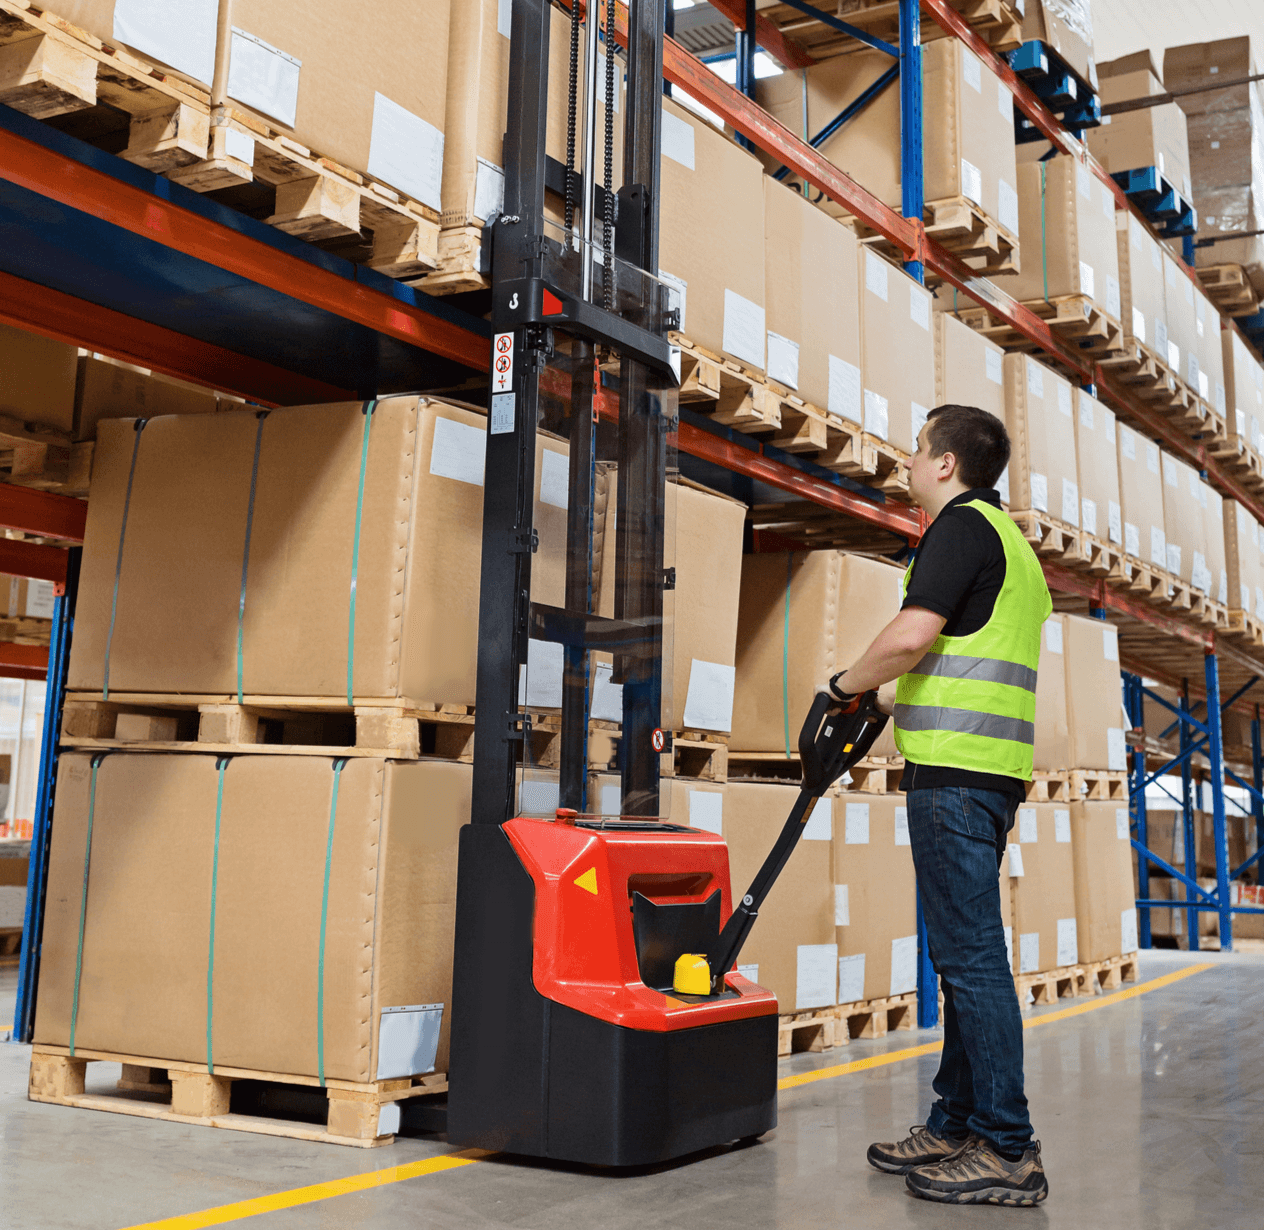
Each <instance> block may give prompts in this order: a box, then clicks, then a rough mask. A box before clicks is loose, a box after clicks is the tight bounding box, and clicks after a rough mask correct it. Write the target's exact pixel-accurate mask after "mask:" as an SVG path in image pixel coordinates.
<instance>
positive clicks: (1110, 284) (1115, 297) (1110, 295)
mask: <svg viewBox="0 0 1264 1230" xmlns="http://www.w3.org/2000/svg"><path fill="white" fill-rule="evenodd" d="M1106 313H1107V315H1109V316H1113V317H1114V318H1115V319H1116V320H1118V319H1119V318H1120V317H1121V316H1122V315H1123V305H1122V304H1121V303H1120V301H1119V283H1118V281H1116V280H1115V279H1114V278H1112V277H1111V276H1110V274H1109V273H1108V274H1107V275H1106Z"/></svg>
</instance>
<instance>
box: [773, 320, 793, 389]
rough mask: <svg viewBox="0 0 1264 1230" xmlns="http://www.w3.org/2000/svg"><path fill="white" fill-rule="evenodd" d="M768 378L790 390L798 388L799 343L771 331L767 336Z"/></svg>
mask: <svg viewBox="0 0 1264 1230" xmlns="http://www.w3.org/2000/svg"><path fill="white" fill-rule="evenodd" d="M768 378H769V379H770V380H779V381H780V382H781V383H782V384H784V385H788V386H789V387H790V388H792V389H797V388H798V387H799V343H798V342H792V341H791V340H790V339H789V338H788V337H782V336H781V334H780V333H773V332H771V331H769V334H768Z"/></svg>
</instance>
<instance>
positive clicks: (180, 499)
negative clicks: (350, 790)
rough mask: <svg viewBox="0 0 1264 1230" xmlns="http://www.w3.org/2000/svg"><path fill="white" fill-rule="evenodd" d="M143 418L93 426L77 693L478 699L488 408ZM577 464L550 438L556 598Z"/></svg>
mask: <svg viewBox="0 0 1264 1230" xmlns="http://www.w3.org/2000/svg"><path fill="white" fill-rule="evenodd" d="M138 425H139V420H131V419H108V420H103V421H102V422H101V423H100V424H99V427H98V439H97V450H96V458H95V463H94V468H93V482H92V490H91V499H90V501H89V512H88V526H87V532H86V537H85V542H84V556H83V569H82V573H81V578H80V588H79V601H78V616H77V622H76V628H75V642H74V649H73V651H72V655H71V665H70V674H69V678H70V685H69V686H70V687H72V688H75V689H82V690H89V691H100V690H102V688H103V687H104V686H105V685H106V683H107V681H108V686H109V688H110V689H112V690H114V691H117V692H125V691H133V692H186V693H192V694H199V693H201V694H212V695H234V694H236V693H237V691H238V687H239V686H240V688H241V690H242V692H243V694H246V693H252V694H255V695H260V694H262V695H269V696H312V697H318V696H324V697H340V698H343V699H344V700H345V698H346V697H347V694H348V691H350V692H351V693H352V695H353V696H354V697H379V698H380V697H407V698H412V699H414V700H418V701H445V702H449V703H459V704H473V702H474V670H475V657H476V650H477V634H478V586H479V558H480V552H481V550H482V528H481V524H482V504H483V491H482V483H483V454H484V451H485V435H484V432H485V419H484V418H483V416H482V415H480V414H477V413H475V412H473V411H470V410H467V409H462V408H460V407H456V406H451V405H447V404H444V403H442V402H437V401H432V400H430V399H427V398H418V397H398V398H389V399H386V400H383V401H381V402H378V403H377V406H376V409H375V410H374V412H373V415H372V419H371V420H370V421H368V422H366V419H365V415H364V412H363V406H362V405H360V404H358V403H356V404H345V403H343V404H332V405H324V406H307V407H301V408H292V409H282V410H274V411H272V412H271V413H270V414H269V415H267V417H265V418H257V417H256V416H255V414H253V413H251V412H249V411H246V412H228V413H221V414H216V415H204V414H202V415H185V416H176V417H170V418H157V419H150V420H149V421H148V423H147V424H146V425H145V427H144V429H143V430H139V431H138ZM256 453H257V470H256ZM133 462H134V466H133ZM566 465H567V462H566V446H565V444H564V443H560V442H558V441H556V440H553V439H545V438H541V439H540V441H539V443H538V445H537V456H536V511H535V523H536V526H537V528H538V529H539V534H540V543H541V549H540V551H539V552H538V553H537V554H536V555H535V557H534V561H533V586H532V593H533V597H535V599H536V600H537V601H540V602H545V603H549V604H553V605H556V604H558V603H560V602H561V599H562V593H563V579H564V578H563V574H564V559H565V550H564V544H565V541H566V510H565V508H564V507H560V506H559V504H564V502H565V501H564V498H562V499H559V497H558V495H557V494H556V492H557V491H558V488H559V479H560V480H561V481H563V482H564V480H565V475H566ZM362 467H363V486H361V474H362ZM252 488H253V490H254V493H255V494H254V503H253V508H252V505H251V500H250V495H251V491H252ZM125 507H126V510H127V513H126V518H124V509H125ZM248 525H249V533H247V526H248ZM357 527H358V528H359V535H358V543H359V550H358V555H357V553H356V543H357ZM247 544H248V545H249V555H248V558H247V554H246V553H247ZM120 545H121V548H122V552H121V563H120ZM353 581H354V589H353ZM353 594H354V606H353V605H352V595H353ZM353 610H354V624H353V623H352V611H353ZM550 688H551V691H552V692H553V693H555V694H556V697H557V699H556V701H555V703H556V704H560V703H561V701H560V695H561V675H560V666H559V667H558V669H557V671H556V677H555V678H554V679H553V680H552V682H551V684H550ZM539 703H540V705H541V706H542V707H545V706H544V700H540V701H539Z"/></svg>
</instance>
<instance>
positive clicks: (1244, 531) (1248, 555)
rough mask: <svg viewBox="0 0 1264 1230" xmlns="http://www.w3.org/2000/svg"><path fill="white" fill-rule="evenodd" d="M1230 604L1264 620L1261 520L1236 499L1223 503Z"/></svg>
mask: <svg viewBox="0 0 1264 1230" xmlns="http://www.w3.org/2000/svg"><path fill="white" fill-rule="evenodd" d="M1221 511H1222V514H1223V517H1224V545H1225V572H1226V578H1225V580H1226V588H1227V590H1228V605H1229V606H1230V608H1232V609H1233V610H1237V611H1244V612H1246V614H1248V615H1253V616H1254V617H1255V618H1256V619H1259V620H1264V569H1261V567H1260V537H1261V531H1260V523H1259V522H1258V521H1256V519H1255V517H1254V516H1252V515H1251V513H1249V512H1247V510H1246V509H1245V508H1243V507H1242V505H1241V504H1239V503H1237V501H1235V500H1224V501H1223V502H1222V509H1221Z"/></svg>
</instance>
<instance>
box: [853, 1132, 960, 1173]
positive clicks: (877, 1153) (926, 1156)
mask: <svg viewBox="0 0 1264 1230" xmlns="http://www.w3.org/2000/svg"><path fill="white" fill-rule="evenodd" d="M973 1139H974V1138H973V1137H972V1136H969V1135H967V1136H961V1137H951V1136H936V1135H935V1133H934V1132H932V1131H931V1130H930V1128H928V1127H926V1126H925V1125H924V1124H919V1125H918V1126H917V1127H911V1128H909V1135H908V1136H906V1137H905V1138H904V1139H903V1140H899V1141H896V1142H895V1143H894V1144H877V1145H870V1146H869V1152H868V1153H866V1154H865V1156H866V1157H867V1158H868V1159H869V1165H870V1166H874V1167H876V1168H877V1169H878V1170H881V1171H883V1172H885V1173H886V1174H908V1172H909V1171H910V1170H912V1169H913V1167H914V1166H930V1165H933V1164H935V1163H936V1162H946V1161H948V1159H949V1158H953V1157H956V1156H957V1154H958V1153H960V1152H961V1151H962V1149H964V1148H965V1147H966V1145H968V1144H969V1143H970V1141H971V1140H973Z"/></svg>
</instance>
